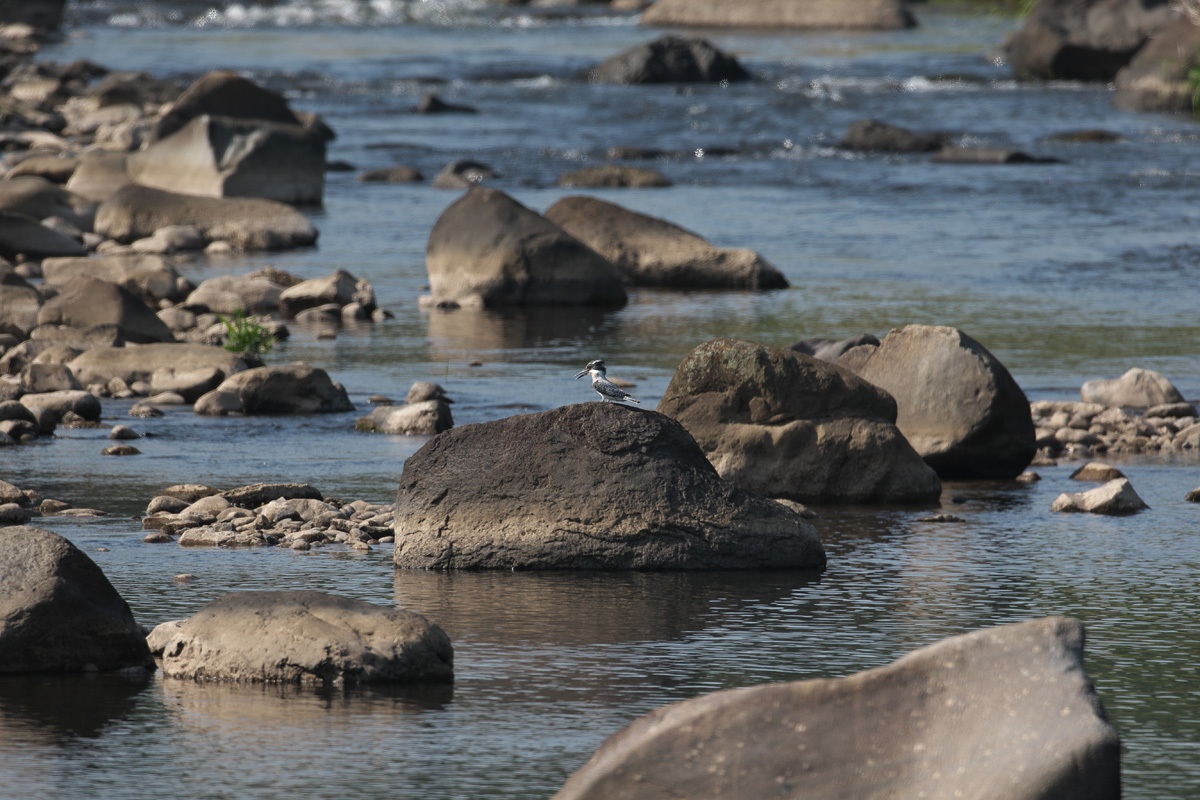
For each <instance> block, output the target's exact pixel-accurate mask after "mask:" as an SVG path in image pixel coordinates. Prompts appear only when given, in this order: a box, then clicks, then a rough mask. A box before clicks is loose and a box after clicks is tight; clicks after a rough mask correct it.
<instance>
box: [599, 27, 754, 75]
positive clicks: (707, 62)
mask: <svg viewBox="0 0 1200 800" xmlns="http://www.w3.org/2000/svg"><path fill="white" fill-rule="evenodd" d="M749 78H750V73H748V72H746V70H745V69H744V68H743V67H742V65H741V64H740V63H738V60H737V59H736V58H734V57H733V56H731V55H727V54H725V53H722V52H721V51H720V50H718V49H717V48H715V47H713V46H712V45H711V44H710V43H709V42H707V41H705V40H704V39H685V38H683V37H680V36H663V37H661V38H659V39H655V40H654V41H652V42H645V43H643V44H638V45H634V46H633V47H631V48H629V49H628V50H625V51H624V52H621V53H618V54H617V55H615V56H612V57H611V58H609V59H607V60H605V61H604V62H602V63H601V64H600V65H598V66H597V67H596V68H595V69H593V70H592V72H591V74H590V79H591V81H592V82H593V83H619V84H646V83H718V82H720V81H744V80H748V79H749Z"/></svg>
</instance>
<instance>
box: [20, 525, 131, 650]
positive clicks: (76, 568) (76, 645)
mask: <svg viewBox="0 0 1200 800" xmlns="http://www.w3.org/2000/svg"><path fill="white" fill-rule="evenodd" d="M0 586H3V587H4V591H3V592H0V673H14V672H81V671H87V670H101V671H110V670H120V669H127V668H131V667H136V668H140V669H145V670H151V671H152V670H153V669H154V659H153V658H151V656H150V651H149V649H148V648H147V647H146V638H145V634H144V633H143V631H142V629H141V627H140V626H139V625H138V624H137V622H136V621H135V620H134V618H133V614H132V613H131V612H130V610H129V605H128V604H127V603H126V602H125V601H124V600H123V599H122V598H121V595H120V594H118V593H117V590H116V589H114V588H113V586H112V584H111V583H109V581H108V578H106V577H105V576H104V573H103V572H102V571H101V570H100V568H99V567H98V566H96V564H95V562H93V561H92V560H91V559H90V558H88V557H87V556H86V555H85V554H84V553H83V552H82V551H80V550H79V549H78V548H76V547H75V545H73V544H71V543H70V542H69V541H67V540H66V539H64V538H63V537H62V536H59V535H58V534H57V533H52V532H50V531H47V530H42V529H41V528H29V527H8V528H0Z"/></svg>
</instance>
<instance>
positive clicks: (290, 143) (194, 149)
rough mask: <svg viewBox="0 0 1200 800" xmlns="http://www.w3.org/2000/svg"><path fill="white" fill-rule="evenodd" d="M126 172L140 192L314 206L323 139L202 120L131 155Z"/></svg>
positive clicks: (273, 126) (277, 127) (297, 129)
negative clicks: (144, 189) (146, 189)
mask: <svg viewBox="0 0 1200 800" xmlns="http://www.w3.org/2000/svg"><path fill="white" fill-rule="evenodd" d="M126 171H127V172H128V174H129V177H130V178H132V179H133V180H134V181H135V182H137V183H140V184H141V185H143V186H150V187H154V188H156V189H163V190H166V191H171V192H178V193H180V194H188V195H201V196H204V197H261V198H266V199H268V200H277V201H279V202H282V203H292V204H313V205H319V204H320V203H321V199H322V196H323V194H324V191H325V137H324V136H323V135H321V133H320V132H319V131H316V130H313V129H311V128H307V127H304V126H302V125H282V124H277V123H268V122H262V121H256V120H255V121H250V120H238V119H231V118H228V117H215V116H209V115H207V114H204V115H201V116H198V117H195V118H193V119H191V120H190V121H188V122H187V123H186V124H184V125H183V127H181V128H180V129H179V130H177V131H175V132H174V133H172V134H171V135H170V136H167V137H166V138H163V139H160V140H158V141H156V142H154V143H153V144H151V145H150V146H149V147H147V148H145V149H144V150H139V151H137V152H135V153H131V154H130V155H129V158H128V160H127V162H126Z"/></svg>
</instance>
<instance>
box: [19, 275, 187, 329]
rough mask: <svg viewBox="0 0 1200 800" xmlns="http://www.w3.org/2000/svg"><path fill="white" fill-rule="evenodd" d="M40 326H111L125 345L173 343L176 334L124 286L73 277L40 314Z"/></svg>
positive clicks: (48, 301)
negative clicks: (130, 343) (133, 343)
mask: <svg viewBox="0 0 1200 800" xmlns="http://www.w3.org/2000/svg"><path fill="white" fill-rule="evenodd" d="M38 324H39V325H63V326H67V327H71V328H87V327H91V326H95V325H112V326H114V327H115V328H116V329H117V330H118V331H119V332H120V335H121V338H122V339H123V341H126V342H136V343H145V342H173V341H175V335H174V334H173V333H171V329H170V328H168V327H167V325H166V323H164V322H163V321H162V320H161V319H159V318H158V315H157V314H155V313H154V311H153V309H151V308H150V307H149V306H147V305H146V304H145V303H143V302H142V300H141V299H140V298H138V297H136V296H135V295H134V294H133V293H132V292H130V291H129V290H128V289H126V288H125V287H124V286H119V285H118V284H115V283H109V282H108V281H103V280H98V279H96V278H71V279H70V280H68V281H67V282H66V283H64V284H62V285H61V286H60V287H59V291H58V294H57V295H56V296H54V297H52V298H50V299H49V300H47V301H46V302H45V303H44V304H43V305H42V308H41V310H40V311H38Z"/></svg>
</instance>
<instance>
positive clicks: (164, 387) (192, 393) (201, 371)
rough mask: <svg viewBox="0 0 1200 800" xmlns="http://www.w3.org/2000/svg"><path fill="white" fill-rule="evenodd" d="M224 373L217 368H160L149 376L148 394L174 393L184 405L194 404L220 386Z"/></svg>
mask: <svg viewBox="0 0 1200 800" xmlns="http://www.w3.org/2000/svg"><path fill="white" fill-rule="evenodd" d="M225 377H226V373H225V371H224V370H222V369H218V368H217V367H200V368H198V369H186V368H184V369H178V368H176V367H162V368H160V369H156V370H154V374H152V375H151V376H150V393H151V394H154V395H158V394H162V393H163V392H174V393H175V394H177V395H179V396H180V397H182V398H183V400H184V402H186V403H194V402H196V401H197V400H199V399H200V397H201V396H202V395H204V394H206V393H208V392H211V391H212V390H213V389H216V388H217V387H218V386H220V385H221V382H222V381H224V380H225Z"/></svg>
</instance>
